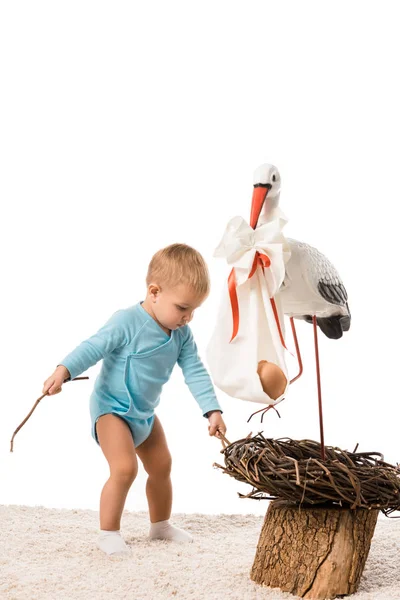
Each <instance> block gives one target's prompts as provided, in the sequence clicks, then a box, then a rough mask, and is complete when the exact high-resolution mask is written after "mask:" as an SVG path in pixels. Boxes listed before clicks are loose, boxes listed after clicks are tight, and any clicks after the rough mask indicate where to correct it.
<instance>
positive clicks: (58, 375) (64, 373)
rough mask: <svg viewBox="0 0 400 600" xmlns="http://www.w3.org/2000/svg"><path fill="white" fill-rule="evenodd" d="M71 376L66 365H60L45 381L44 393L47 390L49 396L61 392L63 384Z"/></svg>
mask: <svg viewBox="0 0 400 600" xmlns="http://www.w3.org/2000/svg"><path fill="white" fill-rule="evenodd" d="M69 376H70V375H69V371H68V369H67V368H66V367H64V365H59V366H58V367H57V369H56V370H55V371H54V373H53V374H52V375H50V377H49V378H48V379H46V381H45V382H44V384H43V390H42V394H46V393H47V392H48V393H49V396H50V395H52V396H53V395H54V394H59V393H60V392H61V391H62V390H61V386H62V384H63V383H64V381H65V380H66V379H68V377H69Z"/></svg>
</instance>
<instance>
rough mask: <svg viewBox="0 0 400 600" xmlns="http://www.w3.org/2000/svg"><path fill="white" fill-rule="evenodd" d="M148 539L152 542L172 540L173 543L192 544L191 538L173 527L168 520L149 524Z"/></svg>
mask: <svg viewBox="0 0 400 600" xmlns="http://www.w3.org/2000/svg"><path fill="white" fill-rule="evenodd" d="M149 537H150V538H151V539H152V540H172V541H174V542H193V537H192V536H191V535H190V533H187V532H186V531H184V530H183V529H179V528H178V527H174V525H171V523H170V522H169V520H167V521H157V523H151V524H150V533H149Z"/></svg>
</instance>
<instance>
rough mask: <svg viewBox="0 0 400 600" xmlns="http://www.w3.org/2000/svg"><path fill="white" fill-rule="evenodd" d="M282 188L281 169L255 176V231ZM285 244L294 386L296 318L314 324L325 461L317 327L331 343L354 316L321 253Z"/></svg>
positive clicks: (284, 290)
mask: <svg viewBox="0 0 400 600" xmlns="http://www.w3.org/2000/svg"><path fill="white" fill-rule="evenodd" d="M280 185H281V178H280V175H279V172H278V169H277V168H276V167H274V166H273V165H269V164H264V165H261V166H260V167H258V168H257V169H256V171H255V172H254V192H253V204H252V211H254V212H255V213H256V214H259V218H258V222H257V225H256V228H257V227H260V226H261V225H263V224H264V223H266V222H267V221H269V220H270V219H271V218H273V216H274V213H275V212H276V211H278V210H279V209H278V205H279V196H280ZM286 240H287V242H288V244H289V247H290V251H291V256H290V259H289V261H288V262H287V264H286V273H285V278H284V281H283V284H282V285H281V287H280V289H279V292H278V293H279V297H280V299H281V302H282V306H283V311H284V313H285V314H286V315H287V316H289V317H290V322H291V327H292V331H293V336H294V341H295V345H296V352H297V357H298V361H299V367H300V371H299V374H298V375H297V376H296V377H295V378H294V379H292V380H291V383H293V382H294V381H295V380H296V379H298V378H299V377H300V375H301V374H302V372H303V366H302V362H301V356H300V351H299V346H298V341H297V335H296V330H295V326H294V321H293V319H294V318H295V319H302V320H305V321H307V322H308V323H312V324H313V328H314V344H315V358H316V370H317V384H318V406H319V418H320V434H321V449H322V458H323V459H325V451H324V433H323V419H322V398H321V375H320V367H319V353H318V335H317V326H319V328H320V329H321V331H322V332H323V333H324V334H325V335H326V336H327V337H328V338H331V339H338V338H340V337H342V335H343V332H344V331H348V330H349V328H350V320H351V316H350V310H349V305H348V301H347V292H346V289H345V287H344V285H343V282H342V280H341V279H340V276H339V274H338V272H337V270H336V269H335V267H334V266H333V265H332V263H331V262H330V261H329V260H328V259H327V258H326V257H325V256H324V255H323V254H322V253H321V252H319V250H317V249H316V248H313V247H312V246H309V245H308V244H305V243H303V242H299V241H297V240H294V239H291V238H286Z"/></svg>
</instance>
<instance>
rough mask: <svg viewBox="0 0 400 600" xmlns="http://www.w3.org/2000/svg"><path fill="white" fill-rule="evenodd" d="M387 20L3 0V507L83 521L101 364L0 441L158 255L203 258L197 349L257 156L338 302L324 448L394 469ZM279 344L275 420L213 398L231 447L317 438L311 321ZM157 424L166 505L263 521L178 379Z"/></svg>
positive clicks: (392, 124) (354, 10)
mask: <svg viewBox="0 0 400 600" xmlns="http://www.w3.org/2000/svg"><path fill="white" fill-rule="evenodd" d="M395 7H396V3H395V2H392V3H391V2H379V3H378V2H375V3H370V2H365V1H364V2H348V1H346V2H343V1H336V2H335V3H322V2H311V1H304V2H289V1H286V2H266V1H263V2H252V1H248V2H245V3H244V2H236V1H232V0H230V1H229V2H225V1H213V2H205V1H203V2H201V3H200V2H196V3H194V2H187V1H186V2H174V1H173V0H171V1H169V2H133V3H132V2H100V1H96V2H88V1H82V0H79V2H74V1H71V0H70V1H69V2H39V1H38V2H34V3H32V2H30V3H28V2H18V1H16V2H4V3H2V5H1V13H0V53H1V72H0V80H1V87H2V91H1V96H0V102H1V111H0V119H1V139H0V145H1V157H0V163H1V171H2V174H1V179H0V186H1V189H0V192H1V212H2V214H1V231H0V233H1V259H2V260H1V279H2V293H1V324H2V327H1V329H2V332H1V341H2V343H1V373H2V378H1V415H0V442H1V443H0V502H1V503H3V504H8V503H13V504H27V505H36V504H40V505H44V506H48V507H81V508H93V509H97V508H98V499H99V494H100V491H101V488H102V485H103V484H104V482H105V480H106V479H107V477H108V468H107V464H106V461H105V459H104V458H103V455H102V453H101V450H100V449H99V447H98V446H97V445H96V444H95V442H94V441H93V440H92V438H91V436H90V420H89V409H88V399H89V395H90V391H91V389H92V386H93V383H94V379H95V376H96V374H97V373H98V372H99V369H100V363H99V364H97V365H96V366H95V367H92V368H91V369H90V370H89V371H88V375H89V376H90V380H89V381H85V382H73V383H68V384H66V385H64V388H63V392H62V393H61V394H58V395H57V396H55V397H53V398H48V397H46V398H44V399H43V400H42V402H41V403H40V405H39V406H38V408H37V409H36V411H35V412H34V414H33V416H32V417H31V419H30V420H29V421H28V423H27V424H26V425H25V426H24V427H23V429H22V430H21V431H20V432H19V433H18V435H17V436H16V438H15V449H14V453H13V454H10V453H9V441H10V438H11V435H12V433H13V431H14V429H15V428H16V426H17V425H18V424H19V423H20V422H21V421H22V419H23V418H24V417H25V416H26V414H27V413H28V412H29V410H30V409H31V407H32V406H33V404H34V402H35V400H36V399H37V398H38V397H39V396H40V394H41V390H42V386H43V382H44V380H45V379H46V378H47V377H48V376H49V375H50V374H51V373H52V371H53V369H54V368H55V366H56V365H57V362H58V361H59V360H60V359H61V358H62V357H64V356H65V355H66V354H67V353H68V352H69V351H71V350H72V349H73V348H75V346H77V345H78V344H79V343H80V342H81V341H82V340H83V339H86V338H87V337H89V336H90V335H92V333H94V332H95V331H97V329H98V328H100V327H101V326H102V325H103V324H104V323H105V321H106V320H107V319H108V318H109V316H110V315H111V314H112V313H113V312H115V311H116V310H117V309H119V308H123V307H126V306H130V305H132V304H134V303H136V302H137V301H139V300H141V299H143V298H144V295H145V284H144V278H145V274H146V270H147V264H148V261H149V260H150V258H151V256H152V254H153V253H154V252H155V251H156V250H158V249H159V248H160V247H162V246H165V245H167V244H170V243H173V242H185V243H188V244H191V245H193V246H194V247H196V248H197V249H198V250H200V251H201V252H202V253H203V255H204V257H205V258H206V260H207V261H208V263H209V265H210V271H211V277H212V293H211V295H210V297H209V299H208V301H207V302H206V303H205V305H204V306H203V307H201V308H200V309H199V310H198V312H197V314H196V315H195V318H194V321H193V322H192V329H193V331H194V334H195V336H196V339H197V343H198V347H199V350H200V354H201V355H202V356H203V357H204V351H205V347H206V345H207V342H208V340H209V338H210V335H211V332H212V328H213V326H214V321H215V316H216V311H217V307H218V304H219V299H220V294H221V290H222V286H223V285H225V282H226V277H227V275H228V268H227V266H226V265H225V264H224V263H223V262H222V261H221V262H219V261H218V260H217V259H214V258H213V257H212V253H213V251H214V248H215V247H216V245H217V244H218V243H219V241H220V238H221V236H222V233H223V231H224V229H225V226H226V223H227V222H228V220H229V219H230V218H231V217H232V216H234V215H237V214H240V215H242V216H244V217H245V218H246V219H247V218H248V216H249V210H250V200H251V194H252V182H253V180H252V177H253V171H254V169H255V168H256V167H257V166H258V165H259V164H260V163H263V162H270V163H273V164H275V165H276V166H277V167H278V169H279V170H280V173H281V177H282V189H281V207H282V209H283V210H284V212H285V213H286V215H287V216H288V218H289V224H288V226H287V228H286V230H285V232H286V234H287V235H288V236H291V237H296V238H298V239H301V240H303V241H307V242H308V243H311V244H312V245H315V246H316V247H318V248H319V249H320V250H321V251H322V252H324V253H325V254H326V255H327V256H328V257H329V258H330V260H331V261H332V262H333V263H334V265H335V266H336V267H337V269H338V270H339V272H340V274H341V276H342V279H343V281H344V284H345V286H346V288H347V291H348V294H349V300H350V308H351V312H352V317H353V321H352V327H351V330H350V332H349V333H348V334H346V335H345V336H344V338H342V339H341V340H339V341H334V340H328V339H327V338H324V337H323V336H322V334H321V335H320V337H319V339H320V356H321V364H322V386H323V402H324V418H325V437H326V443H327V444H329V445H337V446H340V447H342V448H344V449H348V450H353V448H354V446H355V444H356V443H357V442H359V444H360V445H359V450H360V451H367V450H370V451H373V450H377V451H381V452H382V453H383V454H384V455H385V459H386V460H388V461H389V462H396V461H398V460H399V459H400V451H399V434H398V431H399V416H400V409H399V398H398V392H397V377H398V373H399V367H398V360H399V359H398V350H397V341H398V337H399V323H398V320H397V312H398V311H397V298H398V281H397V280H398V238H399V228H398V223H397V218H398V203H399V198H400V194H399V135H400V126H399V125H400V122H399V106H400V97H399V96H400V94H399V87H398V57H399V50H400V48H399V46H400V43H399V36H398V20H397V19H396V18H395V13H394V8H395ZM287 331H288V341H289V343H290V344H291V336H290V327H289V328H288V329H287ZM298 333H299V337H300V344H301V349H302V352H303V359H304V365H305V370H304V375H303V377H302V378H301V379H300V380H299V382H297V383H296V384H295V385H294V386H293V388H292V390H291V395H290V396H289V397H288V398H287V400H285V401H284V403H282V404H281V405H280V408H279V410H280V414H281V417H282V418H281V419H279V418H278V416H277V415H276V413H274V412H273V411H270V412H269V413H268V414H267V415H266V417H265V422H264V425H263V426H262V425H261V424H260V421H259V417H254V418H253V420H252V421H251V422H250V424H247V423H246V420H247V418H248V416H249V415H250V414H251V412H253V411H254V410H257V409H258V408H260V406H259V405H256V404H250V403H245V402H242V401H240V400H235V399H231V398H229V397H227V396H225V395H224V394H222V393H218V397H219V399H220V401H221V403H222V405H223V408H224V411H225V412H224V417H225V420H226V423H227V425H228V432H227V437H228V438H229V439H230V440H231V441H234V440H235V439H238V438H241V437H244V436H246V435H247V434H248V433H249V432H250V431H252V432H253V433H256V432H257V431H261V430H264V434H265V435H267V436H270V437H281V436H289V437H292V438H296V439H302V438H312V439H316V440H318V439H319V438H318V436H319V430H318V412H317V395H316V379H315V363H314V357H313V334H312V328H311V326H310V325H307V324H306V323H299V326H298ZM292 347H293V346H292ZM158 415H159V417H160V419H161V421H162V423H163V425H164V428H165V431H166V434H167V439H168V441H169V445H170V449H171V452H172V455H173V461H174V466H173V484H174V507H173V509H174V511H175V512H187V513H190V512H204V513H219V512H227V513H230V512H233V513H235V512H242V513H250V512H254V513H258V514H262V513H264V512H265V510H266V503H265V502H256V501H253V500H240V499H238V497H237V491H241V492H242V493H245V492H247V491H250V487H248V486H246V485H244V484H239V483H238V482H236V481H234V480H233V479H230V478H228V476H226V475H223V474H222V473H221V472H220V471H219V470H217V469H213V468H212V464H213V462H214V461H217V462H220V461H222V460H223V457H222V455H221V454H220V453H219V450H220V442H219V441H218V440H217V439H216V438H210V437H209V436H208V432H207V421H206V419H203V418H202V416H201V412H200V410H199V408H198V406H197V404H196V402H195V401H194V399H193V398H192V397H191V395H190V393H189V390H188V389H187V388H186V386H185V384H184V382H183V377H182V373H181V372H180V370H179V368H178V367H177V369H176V371H175V372H174V375H173V377H172V379H171V381H170V382H169V383H168V384H167V385H166V387H165V391H164V393H163V398H162V402H161V405H160V407H159V410H158ZM144 485H145V477H144V472H143V470H142V469H141V471H140V476H139V478H138V479H137V480H136V482H135V483H134V485H133V487H132V489H131V491H130V494H129V496H128V500H127V504H126V508H127V509H128V510H144V509H146V507H147V505H146V499H145V493H144Z"/></svg>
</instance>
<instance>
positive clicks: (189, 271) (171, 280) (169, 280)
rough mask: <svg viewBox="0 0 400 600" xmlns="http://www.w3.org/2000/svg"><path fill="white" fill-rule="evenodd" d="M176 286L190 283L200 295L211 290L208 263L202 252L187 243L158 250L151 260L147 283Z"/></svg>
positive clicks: (204, 294)
mask: <svg viewBox="0 0 400 600" xmlns="http://www.w3.org/2000/svg"><path fill="white" fill-rule="evenodd" d="M150 283H157V284H158V285H160V286H163V285H166V286H170V287H174V286H176V285H180V284H182V283H183V284H185V285H189V286H190V287H191V288H192V289H193V291H194V292H195V293H197V294H199V296H206V295H208V293H209V291H210V276H209V272H208V268H207V264H206V262H205V260H204V258H203V257H202V256H201V254H200V252H198V251H197V250H195V249H194V248H192V247H191V246H187V245H186V244H171V245H170V246H167V247H166V248H162V249H161V250H159V251H158V252H156V253H155V254H154V256H153V258H152V259H151V261H150V264H149V267H148V271H147V277H146V284H147V285H150Z"/></svg>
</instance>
